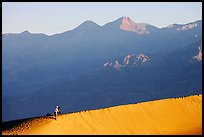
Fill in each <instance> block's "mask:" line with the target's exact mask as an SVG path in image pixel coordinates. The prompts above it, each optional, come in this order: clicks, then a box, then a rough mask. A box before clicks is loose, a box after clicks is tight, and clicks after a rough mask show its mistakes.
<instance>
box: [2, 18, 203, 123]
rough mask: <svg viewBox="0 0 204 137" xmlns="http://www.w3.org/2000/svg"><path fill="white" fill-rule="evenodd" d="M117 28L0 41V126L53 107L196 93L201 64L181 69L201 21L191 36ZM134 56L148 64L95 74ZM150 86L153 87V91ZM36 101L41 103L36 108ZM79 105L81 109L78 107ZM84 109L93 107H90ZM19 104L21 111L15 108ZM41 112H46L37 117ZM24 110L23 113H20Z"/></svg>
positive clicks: (90, 27)
mask: <svg viewBox="0 0 204 137" xmlns="http://www.w3.org/2000/svg"><path fill="white" fill-rule="evenodd" d="M126 21H131V20H126ZM122 22H123V18H119V19H117V20H115V21H113V22H110V23H107V24H105V25H104V26H99V25H97V24H96V23H94V22H92V21H86V22H84V23H82V24H81V25H80V26H78V27H76V28H75V29H73V30H70V31H67V32H64V33H59V34H56V35H52V36H47V35H43V34H32V33H29V32H27V31H25V32H23V33H20V34H3V35H2V44H3V45H2V86H3V87H2V90H3V91H2V94H3V100H4V102H3V104H4V105H3V110H4V111H3V121H4V120H9V119H15V118H20V117H24V116H25V117H27V116H31V115H32V116H34V115H41V114H44V113H45V112H47V111H53V110H51V109H52V107H53V106H55V104H56V103H57V102H59V104H64V105H65V106H64V107H65V108H66V109H65V110H66V111H74V110H81V109H85V108H86V109H87V108H92V107H95V108H96V107H100V106H110V105H114V104H119V103H121V104H123V103H129V102H131V101H134V100H137V101H138V102H139V101H143V100H148V99H153V98H160V97H169V96H173V95H172V94H170V93H172V90H174V91H177V90H178V91H177V93H176V92H175V94H174V95H176V96H178V95H184V94H190V93H194V91H195V92H199V93H200V92H201V91H200V88H201V84H200V82H201V81H202V79H201V74H202V71H201V70H202V62H195V61H194V62H189V61H190V60H191V59H192V57H193V56H195V55H197V54H198V47H199V46H201V43H202V21H196V22H192V23H190V24H197V26H195V25H194V26H195V27H192V28H189V27H185V26H186V25H187V26H193V25H189V24H184V25H176V26H175V27H173V28H169V27H168V28H163V29H159V28H156V27H154V26H152V25H149V24H146V23H143V24H142V27H141V23H134V22H133V21H131V22H132V23H131V25H132V26H134V27H133V28H135V30H137V31H138V30H141V29H142V30H143V29H144V27H145V30H147V31H148V32H149V33H144V34H138V33H136V32H132V31H127V30H122V29H120V25H121V23H122ZM127 27H131V26H127ZM138 27H139V28H138ZM140 27H141V28H140ZM178 28H181V29H180V30H177V29H178ZM182 28H184V29H183V30H182ZM186 28H187V29H186ZM139 32H140V31H139ZM140 53H142V54H145V55H147V56H148V57H150V59H151V61H150V62H149V64H148V65H144V66H142V67H139V68H137V69H135V70H129V72H128V70H126V71H124V72H122V73H118V72H111V71H110V72H109V71H107V72H106V71H104V70H103V71H101V68H102V66H103V64H104V63H106V62H113V61H115V60H116V59H123V58H124V57H125V56H126V55H128V54H140ZM143 67H144V69H143ZM98 69H99V70H98ZM132 73H133V74H132ZM106 75H107V76H106ZM109 75H110V76H109ZM134 77H136V79H135V78H134ZM154 78H155V79H158V80H157V81H155V80H154ZM139 79H142V81H143V82H142V81H141V84H139V83H140V82H136V81H138V80H139ZM164 79H166V80H164ZM169 79H170V80H169ZM120 80H121V81H120ZM99 81H100V82H99ZM129 81H132V82H129ZM149 81H155V82H153V83H151V82H149ZM169 82H173V84H172V85H171V84H169ZM121 83H122V84H121ZM145 83H149V85H148V86H147V85H145ZM158 83H159V84H161V86H159V87H158V86H157V84H158ZM131 84H132V85H134V86H131ZM123 85H124V86H123ZM151 88H153V89H155V90H160V91H161V92H163V93H158V94H155V96H150V98H149V97H143V95H145V94H142V92H141V93H137V92H133V91H139V90H140V91H145V92H148V93H149V94H150V95H151V94H154V93H155V90H153V89H151ZM127 89H128V90H127ZM167 89H168V91H166V90H167ZM123 90H124V91H128V92H123ZM96 91H97V92H96ZM150 91H151V92H150ZM118 92H121V93H120V94H119V93H118ZM166 93H169V94H166ZM138 94H141V96H142V98H141V97H139V96H138ZM163 95H164V96H163ZM43 96H46V98H47V99H45V100H43V99H42V100H41V101H42V102H36V99H37V98H40V97H43ZM122 97H126V99H122ZM134 97H136V98H134ZM67 98H68V100H67ZM53 100H55V101H56V102H53ZM24 101H28V103H27V104H25V103H23V102H24ZM66 101H68V102H67V103H66ZM83 101H84V102H87V104H81V103H80V102H83ZM92 102H99V103H95V104H94V105H92V104H93V103H92ZM20 104H23V106H22V107H19V105H20ZM31 104H32V108H29V107H30V106H31ZM39 105H40V106H41V108H38V106H39ZM42 108H46V109H45V110H43V111H41V112H39V110H38V109H42ZM14 109H15V112H12V110H14ZM24 109H26V110H27V111H28V112H27V113H24V112H22V110H24ZM32 109H35V110H36V112H34V113H33V112H32ZM5 114H8V115H5Z"/></svg>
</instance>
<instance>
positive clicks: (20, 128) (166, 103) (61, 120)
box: [2, 94, 202, 135]
mask: <svg viewBox="0 0 204 137" xmlns="http://www.w3.org/2000/svg"><path fill="white" fill-rule="evenodd" d="M2 134H36V135H40V134H41V135H43V134H45V135H48V134H53V135H54V134H105V135H107V134H147V135H149V134H202V94H200V95H194V96H188V97H183V98H171V99H163V100H156V101H150V102H144V103H138V104H129V105H121V106H116V107H110V108H104V109H98V110H90V111H82V112H76V113H71V114H64V115H61V116H59V117H58V120H54V119H53V118H52V117H41V118H33V119H29V120H27V121H24V122H23V123H21V124H19V125H17V126H16V127H13V128H11V129H7V130H3V131H2Z"/></svg>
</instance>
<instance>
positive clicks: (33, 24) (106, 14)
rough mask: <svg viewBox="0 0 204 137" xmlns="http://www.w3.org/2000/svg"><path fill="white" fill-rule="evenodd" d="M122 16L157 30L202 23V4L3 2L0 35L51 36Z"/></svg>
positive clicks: (102, 23)
mask: <svg viewBox="0 0 204 137" xmlns="http://www.w3.org/2000/svg"><path fill="white" fill-rule="evenodd" d="M122 16H126V17H130V18H131V19H132V20H133V21H134V22H137V23H141V22H143V23H148V24H151V25H154V26H156V27H158V28H163V27H166V26H168V25H169V24H174V23H177V24H186V23H189V22H193V21H197V20H202V2H3V3H2V34H4V33H21V32H23V31H25V30H27V31H29V32H31V33H44V34H47V35H53V34H56V33H61V32H65V31H68V30H72V29H74V28H75V27H77V26H79V25H80V24H81V23H83V22H84V21H86V20H92V21H94V22H95V23H97V24H98V25H101V26H102V25H104V24H106V23H108V22H112V21H114V20H116V19H118V18H120V17H122Z"/></svg>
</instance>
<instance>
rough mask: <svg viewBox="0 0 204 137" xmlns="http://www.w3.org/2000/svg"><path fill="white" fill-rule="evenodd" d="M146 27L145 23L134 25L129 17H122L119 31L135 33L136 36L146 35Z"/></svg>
mask: <svg viewBox="0 0 204 137" xmlns="http://www.w3.org/2000/svg"><path fill="white" fill-rule="evenodd" d="M146 25H147V24H145V23H135V22H134V21H132V20H131V19H130V18H129V17H123V18H122V23H121V24H120V29H122V30H126V31H132V32H136V33H138V34H148V33H149V31H148V30H147V28H146Z"/></svg>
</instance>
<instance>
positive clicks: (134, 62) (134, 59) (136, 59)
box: [103, 54, 150, 70]
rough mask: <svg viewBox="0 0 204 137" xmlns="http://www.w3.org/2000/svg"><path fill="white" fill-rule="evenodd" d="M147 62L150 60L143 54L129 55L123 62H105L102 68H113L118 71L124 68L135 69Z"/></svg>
mask: <svg viewBox="0 0 204 137" xmlns="http://www.w3.org/2000/svg"><path fill="white" fill-rule="evenodd" d="M148 61H150V58H149V57H148V56H146V55H144V54H138V55H135V54H129V55H127V56H126V57H125V58H124V59H123V60H120V61H118V60H116V61H115V62H113V63H108V62H107V63H105V64H104V65H103V66H104V68H114V69H117V70H120V69H123V68H126V67H136V66H138V65H142V64H143V63H145V62H148Z"/></svg>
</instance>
